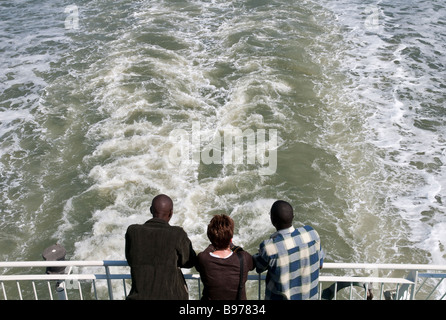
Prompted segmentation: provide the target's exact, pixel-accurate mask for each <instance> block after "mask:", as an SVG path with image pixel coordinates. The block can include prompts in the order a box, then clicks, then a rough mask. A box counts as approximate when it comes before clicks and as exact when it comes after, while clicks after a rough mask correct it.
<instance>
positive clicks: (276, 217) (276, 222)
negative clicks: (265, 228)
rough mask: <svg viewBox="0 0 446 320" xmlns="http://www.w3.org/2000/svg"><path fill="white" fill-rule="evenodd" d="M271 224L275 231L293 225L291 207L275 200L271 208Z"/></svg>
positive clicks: (286, 203)
mask: <svg viewBox="0 0 446 320" xmlns="http://www.w3.org/2000/svg"><path fill="white" fill-rule="evenodd" d="M270 214H271V223H272V224H273V226H274V227H276V229H277V230H281V229H286V228H289V227H291V226H292V225H293V218H294V213H293V207H292V206H291V205H290V204H289V203H288V202H286V201H283V200H277V201H276V202H274V203H273V205H272V207H271V213H270Z"/></svg>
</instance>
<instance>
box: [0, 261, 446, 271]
mask: <svg viewBox="0 0 446 320" xmlns="http://www.w3.org/2000/svg"><path fill="white" fill-rule="evenodd" d="M63 266H67V267H68V266H78V267H105V266H110V267H112V266H116V267H126V266H128V263H127V261H125V260H91V261H89V260H80V261H79V260H63V261H3V262H0V268H11V267H63ZM324 269H371V270H376V269H383V270H384V269H393V270H439V271H440V270H442V271H443V270H444V271H446V265H430V264H395V263H376V264H373V263H338V262H326V263H324V265H323V268H322V270H324Z"/></svg>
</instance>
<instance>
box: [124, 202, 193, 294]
mask: <svg viewBox="0 0 446 320" xmlns="http://www.w3.org/2000/svg"><path fill="white" fill-rule="evenodd" d="M150 212H151V213H152V215H153V218H152V219H150V220H148V221H147V222H146V223H144V224H142V225H141V224H133V225H130V226H129V227H128V229H127V233H126V235H125V240H126V242H125V256H126V259H127V262H128V264H129V266H130V272H131V276H132V288H131V290H130V293H129V295H128V297H127V299H129V300H130V299H134V300H136V299H138V300H142V299H162V300H170V299H174V300H187V299H188V298H189V294H188V291H187V285H186V281H185V279H184V276H183V273H182V272H181V269H180V268H192V267H193V266H194V265H195V260H196V254H195V251H194V249H193V248H192V243H191V241H190V239H189V238H188V236H187V234H186V232H185V231H184V230H183V229H182V228H181V227H176V226H171V225H169V220H170V218H171V217H172V214H173V202H172V199H170V198H169V197H168V196H166V195H164V194H160V195H158V196H156V197H155V198H154V199H153V200H152V206H151V207H150Z"/></svg>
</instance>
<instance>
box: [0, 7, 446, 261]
mask: <svg viewBox="0 0 446 320" xmlns="http://www.w3.org/2000/svg"><path fill="white" fill-rule="evenodd" d="M445 80H446V1H443V0H441V1H440V0H438V1H435V0H429V1H427V0H417V1H414V0H395V1H360V0H338V1H336V0H324V1H322V0H314V1H309V0H301V1H295V0H293V1H286V0H282V1H273V0H255V1H254V0H245V1H223V0H209V1H199V0H191V1H186V0H176V1H174V0H171V1H161V0H160V1H130V0H120V1H85V0H77V1H76V2H73V1H61V0H54V1H53V0H52V1H43V0H42V1H31V0H14V1H1V2H0V260H1V261H16V260H41V259H42V257H41V254H42V252H43V250H44V249H45V248H46V247H48V246H50V245H52V244H54V243H56V242H57V243H60V244H62V245H63V246H64V247H65V248H66V249H67V259H72V260H77V259H80V260H82V259H85V260H103V259H125V256H124V245H125V243H124V234H125V231H126V229H127V227H128V225H130V224H133V223H144V222H145V221H146V220H148V219H149V218H150V217H151V215H150V213H149V207H150V204H151V200H152V198H153V197H154V196H155V195H157V194H159V193H165V194H168V195H169V196H171V197H172V199H173V200H174V217H173V219H172V220H171V224H174V225H179V226H182V227H183V228H184V229H185V230H186V232H187V233H188V235H189V236H190V238H191V240H192V242H193V245H194V247H195V249H196V251H197V252H199V251H201V250H203V249H204V248H205V247H206V246H207V244H208V239H207V237H206V227H207V224H208V223H209V221H210V219H211V217H212V216H213V215H214V214H220V213H225V214H228V215H230V216H231V217H232V218H233V219H234V220H235V222H236V230H235V232H236V235H235V236H234V243H236V244H238V245H241V246H243V247H244V248H245V250H247V251H249V252H251V253H255V252H256V251H257V248H258V244H259V243H260V241H262V240H263V239H265V238H267V237H269V235H270V234H271V233H273V232H274V228H273V227H272V225H271V223H270V219H269V209H270V207H271V204H272V203H273V202H274V201H275V200H277V199H283V200H287V201H289V202H290V203H291V204H292V205H293V207H294V209H295V226H299V225H301V224H309V225H312V226H313V227H314V228H315V229H316V230H317V231H318V232H319V234H320V236H321V241H322V246H323V248H324V250H325V253H326V260H325V261H327V262H365V263H434V264H444V263H446V248H445V247H446V81H445ZM230 132H238V134H239V135H240V132H243V133H249V132H251V133H253V134H254V136H255V137H256V138H257V139H256V140H255V143H254V144H253V143H250V142H249V140H248V139H245V138H244V139H245V140H243V141H245V142H244V144H242V147H243V149H242V153H241V154H242V155H244V157H242V158H239V159H238V161H236V160H235V158H230V157H229V155H230V154H229V151H228V150H229V149H225V148H224V147H227V145H226V144H225V143H223V142H226V141H225V140H224V137H225V134H227V133H230ZM229 136H230V135H229ZM235 136H237V135H236V134H235ZM262 139H263V140H262ZM251 142H252V140H251ZM249 146H251V147H252V146H254V147H255V148H254V149H255V150H256V152H255V154H254V153H253V152H254V151H253V150H254V149H249V148H248V147H249ZM234 150H235V149H234ZM225 151H226V152H225ZM263 151H264V152H263ZM234 154H235V152H234ZM239 154H240V153H239ZM226 155H228V157H225V156H226ZM265 168H267V169H269V170H267V171H262V170H263V169H265ZM265 172H266V173H265Z"/></svg>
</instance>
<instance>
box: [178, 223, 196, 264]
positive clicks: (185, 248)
mask: <svg viewBox="0 0 446 320" xmlns="http://www.w3.org/2000/svg"><path fill="white" fill-rule="evenodd" d="M181 233H182V236H181V237H180V241H179V245H178V248H177V254H178V267H180V268H192V267H193V266H195V264H196V261H197V254H196V253H195V250H194V248H193V247H192V242H191V241H190V239H189V237H188V236H187V233H186V232H185V231H184V230H181Z"/></svg>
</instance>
